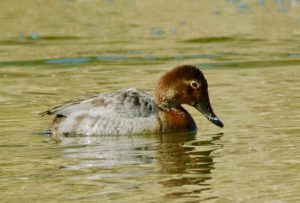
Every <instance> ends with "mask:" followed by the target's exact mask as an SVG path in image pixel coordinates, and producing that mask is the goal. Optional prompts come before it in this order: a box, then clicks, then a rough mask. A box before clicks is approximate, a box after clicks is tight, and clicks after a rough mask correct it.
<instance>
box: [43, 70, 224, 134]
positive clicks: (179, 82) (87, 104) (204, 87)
mask: <svg viewBox="0 0 300 203" xmlns="http://www.w3.org/2000/svg"><path fill="white" fill-rule="evenodd" d="M183 104H186V105H189V106H192V107H194V108H196V109H197V110H198V111H199V112H201V113H202V114H203V115H204V116H205V117H206V118H207V119H208V120H209V121H210V122H212V123H213V124H215V125H217V126H219V127H221V128H222V127H223V126H224V125H223V123H222V122H221V120H220V119H219V118H218V117H217V116H216V115H215V113H214V112H213V109H212V107H211V104H210V100H209V95H208V84H207V80H206V78H205V77H204V75H203V73H202V71H201V70H200V69H199V68H197V67H195V66H193V65H181V66H177V67H175V68H173V69H171V70H169V71H167V72H166V73H165V74H163V75H162V76H161V77H160V78H159V80H158V82H157V84H156V85H155V88H154V91H153V96H151V95H149V94H147V93H145V92H144V91H142V90H138V89H136V88H127V89H121V90H117V91H114V92H109V93H102V94H98V95H95V96H92V97H89V98H86V99H81V100H75V101H70V102H67V103H64V104H62V105H58V106H56V107H54V108H51V109H49V110H47V111H44V112H42V113H40V115H41V116H44V115H55V118H54V120H53V121H52V123H51V124H50V126H49V128H48V132H49V133H50V134H51V135H53V136H71V135H83V136H84V135H86V136H89V135H121V134H139V133H176V132H188V131H193V132H194V131H197V126H196V124H195V121H194V119H193V118H192V116H191V114H190V113H189V112H188V111H187V110H186V109H185V108H183V106H182V105H183Z"/></svg>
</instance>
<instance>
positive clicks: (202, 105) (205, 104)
mask: <svg viewBox="0 0 300 203" xmlns="http://www.w3.org/2000/svg"><path fill="white" fill-rule="evenodd" d="M194 107H195V108H196V109H197V110H198V111H200V112H201V113H202V114H203V115H204V116H205V117H206V118H207V119H208V120H209V121H210V122H212V123H213V124H215V125H217V126H219V127H220V128H223V126H224V125H223V123H222V121H221V120H220V119H219V118H218V117H217V116H216V115H215V113H214V112H213V110H212V108H211V105H210V102H209V97H208V95H207V96H206V97H205V98H204V99H203V100H202V101H201V102H199V103H197V104H196V105H195V106H194Z"/></svg>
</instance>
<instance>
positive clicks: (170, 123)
mask: <svg viewBox="0 0 300 203" xmlns="http://www.w3.org/2000/svg"><path fill="white" fill-rule="evenodd" d="M159 118H160V120H161V123H162V132H183V131H194V130H196V129H197V127H196V124H195V122H194V120H193V118H192V116H191V115H190V114H189V113H188V112H187V111H186V110H185V109H184V108H183V107H182V106H179V107H177V108H167V110H164V109H162V111H160V112H159Z"/></svg>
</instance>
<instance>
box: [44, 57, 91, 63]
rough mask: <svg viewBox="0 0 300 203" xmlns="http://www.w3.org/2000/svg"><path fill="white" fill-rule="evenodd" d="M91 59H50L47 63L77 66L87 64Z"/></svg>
mask: <svg viewBox="0 0 300 203" xmlns="http://www.w3.org/2000/svg"><path fill="white" fill-rule="evenodd" d="M90 60H91V59H89V58H61V59H49V60H47V61H46V63H57V64H76V63H86V62H89V61H90Z"/></svg>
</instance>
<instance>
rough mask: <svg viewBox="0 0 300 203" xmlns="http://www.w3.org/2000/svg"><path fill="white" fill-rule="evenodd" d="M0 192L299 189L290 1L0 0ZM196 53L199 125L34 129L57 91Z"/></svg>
mask: <svg viewBox="0 0 300 203" xmlns="http://www.w3.org/2000/svg"><path fill="white" fill-rule="evenodd" d="M0 25H1V26H0V31H1V32H0V195H1V199H0V202H21V201H23V202H199V201H201V202H299V201H300V197H299V194H300V187H299V182H300V125H299V123H300V80H299V77H300V2H299V1H296V0H291V1H283V0H282V1H263V0H260V1H242V0H241V1H233V0H232V1H230V0H227V1H225V0H219V1H213V2H211V1H209V2H208V1H196V0H187V1H179V0H176V1H175V0H173V1H158V0H154V1H137V0H136V1H135V0H124V1H116V0H106V1H93V0H82V1H79V0H77V1H76V0H53V1H47V2H46V1H41V0H40V1H34V0H26V1H17V0H10V1H8V0H3V1H1V2H0ZM182 64H193V65H197V66H199V67H200V68H201V69H202V70H203V72H204V74H205V75H206V78H207V80H208V84H209V92H210V97H211V103H212V106H213V108H214V111H215V112H216V114H217V115H218V116H219V117H220V118H221V120H222V121H223V122H224V125H225V127H224V128H223V129H220V128H217V127H216V126H214V125H212V124H211V123H209V121H207V120H206V119H205V118H204V117H203V116H202V115H201V114H200V113H198V112H197V111H195V110H194V109H192V108H190V107H187V109H188V110H189V111H190V112H191V114H192V115H193V117H194V119H195V121H196V123H197V125H198V128H199V130H198V133H197V134H196V135H194V136H193V135H189V134H169V135H163V136H160V135H140V136H139V135H134V136H129V135H128V136H104V137H78V138H66V139H64V140H63V141H62V142H61V143H56V142H54V141H52V140H51V139H50V138H49V137H46V136H42V135H39V134H38V133H39V132H41V131H43V130H45V129H47V127H48V125H49V123H50V122H51V120H52V119H53V118H52V117H40V116H39V115H38V113H40V112H42V111H45V110H47V109H48V108H50V107H53V106H55V105H57V104H60V103H62V102H65V101H68V100H72V99H79V98H84V97H87V96H91V95H95V94H98V93H104V92H108V91H113V90H117V89H120V88H125V87H136V88H139V89H143V90H145V91H147V92H150V93H151V91H152V89H153V86H154V84H155V82H156V81H157V79H158V77H159V76H160V75H161V74H163V73H164V72H165V71H166V70H169V69H170V68H172V67H175V66H177V65H182Z"/></svg>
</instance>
